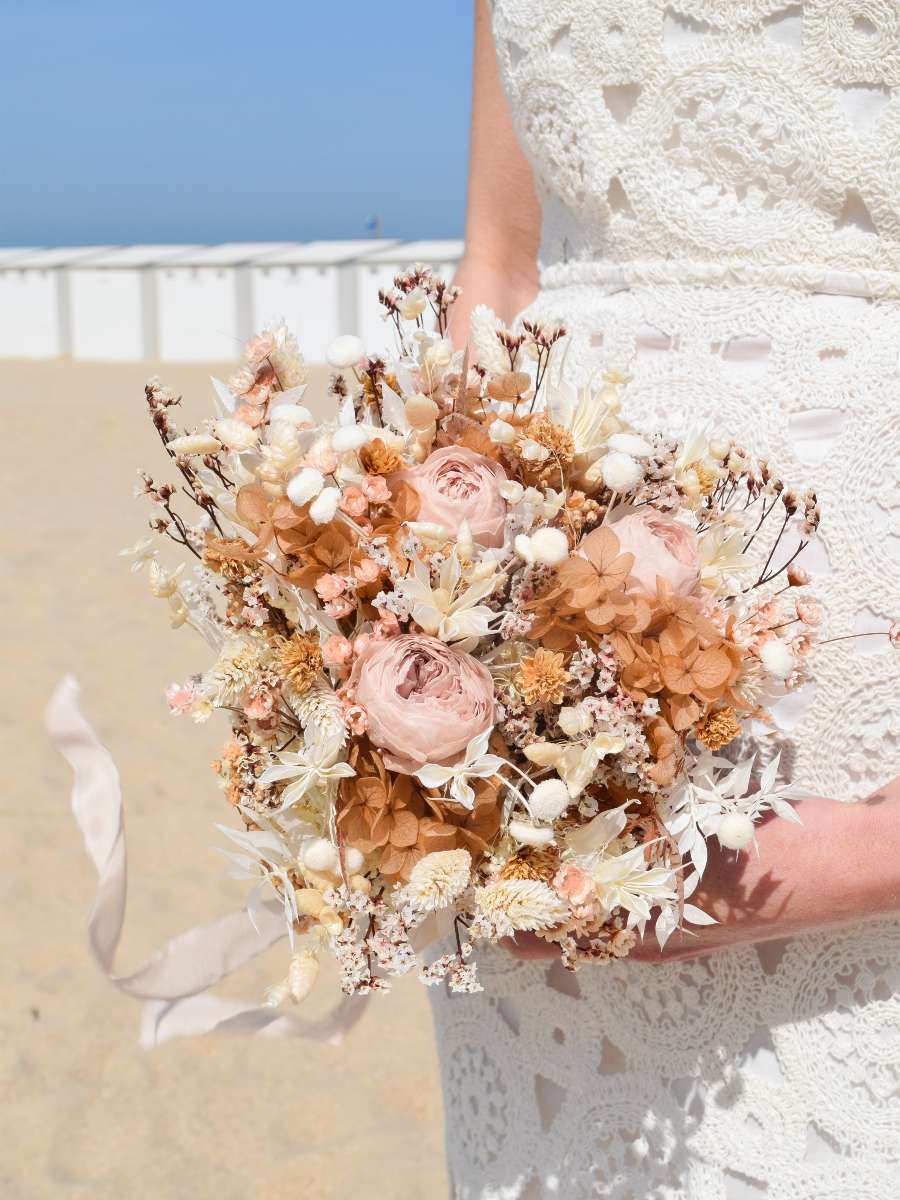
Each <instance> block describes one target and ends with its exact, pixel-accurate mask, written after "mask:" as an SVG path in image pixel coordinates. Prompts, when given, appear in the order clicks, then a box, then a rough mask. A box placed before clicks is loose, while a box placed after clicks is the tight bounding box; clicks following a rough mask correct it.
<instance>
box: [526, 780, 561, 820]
mask: <svg viewBox="0 0 900 1200" xmlns="http://www.w3.org/2000/svg"><path fill="white" fill-rule="evenodd" d="M571 803H572V797H571V796H570V795H569V789H568V788H567V787H566V785H565V784H564V783H563V781H562V780H561V779H545V780H544V782H543V783H539V784H536V785H535V787H534V789H533V790H532V793H531V795H530V796H529V797H528V807H529V809H530V810H531V815H532V816H533V817H534V819H535V820H536V821H544V822H547V823H548V824H549V823H550V822H552V821H555V820H556V819H557V817H561V816H562V815H563V813H564V812H565V811H566V809H567V808H568V807H569V805H570V804H571Z"/></svg>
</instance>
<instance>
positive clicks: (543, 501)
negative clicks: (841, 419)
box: [128, 267, 820, 1003]
mask: <svg viewBox="0 0 900 1200" xmlns="http://www.w3.org/2000/svg"><path fill="white" fill-rule="evenodd" d="M456 295H457V292H456V290H455V289H454V288H452V287H450V286H448V285H447V284H446V283H445V282H444V281H443V280H441V279H439V278H437V277H436V276H434V275H433V274H432V273H431V272H430V271H428V270H427V269H425V268H423V267H414V268H412V269H410V270H409V271H407V272H405V273H404V274H402V275H401V276H398V278H397V279H396V280H395V286H394V288H393V289H391V290H390V291H388V292H384V293H382V295H381V299H382V303H383V305H384V309H385V314H386V318H387V321H388V324H389V326H390V327H392V328H393V330H394V332H395V333H396V336H397V342H398V351H397V353H396V354H395V356H393V357H391V358H386V357H385V358H382V357H373V356H368V355H367V354H366V353H365V350H364V347H363V345H362V343H361V342H359V340H358V339H356V338H353V337H344V338H339V339H338V340H337V341H336V342H335V343H334V344H333V346H332V347H331V350H330V353H329V359H330V362H331V364H332V366H333V367H334V369H335V374H334V376H333V377H332V380H331V383H330V385H329V388H328V394H327V397H325V398H324V402H323V403H324V411H325V412H326V414H327V415H326V416H325V418H324V419H317V418H316V417H314V416H313V414H312V412H311V411H310V409H309V408H308V407H307V406H306V405H305V404H304V400H305V399H306V396H305V392H306V383H305V371H304V363H303V359H302V357H301V354H300V351H299V347H298V346H297V343H296V341H295V340H294V338H293V337H292V336H291V334H290V333H289V332H288V330H287V329H286V327H285V326H284V325H281V324H276V325H273V326H271V327H270V328H269V329H266V330H264V331H263V333H262V334H260V335H259V336H258V337H255V338H253V339H252V340H251V341H250V342H249V343H248V345H247V347H246V352H245V364H244V366H243V367H242V369H241V370H240V371H239V372H238V373H237V374H236V375H235V376H234V378H233V379H231V380H230V381H229V383H228V384H227V385H225V384H222V383H218V382H217V383H216V393H217V403H218V415H217V416H215V417H211V418H210V419H209V420H208V421H207V422H205V423H204V424H203V425H202V426H201V427H200V428H197V429H192V430H186V431H185V430H181V429H179V428H178V427H177V425H176V423H175V414H176V411H177V407H178V404H179V399H178V398H177V397H176V396H174V395H173V394H172V393H171V392H169V391H168V390H166V389H165V388H164V387H163V386H162V385H161V384H160V383H159V382H157V381H153V382H151V383H150V384H149V385H148V387H147V389H146V400H147V405H148V410H149V415H150V418H151V421H152V423H153V425H154V428H155V429H156V431H157V434H158V436H159V437H160V439H161V440H162V442H163V445H164V446H165V449H166V452H167V454H168V455H169V457H170V459H171V463H172V466H173V468H174V469H175V471H176V472H177V475H178V477H179V478H178V481H177V483H168V482H166V483H160V482H157V481H156V480H154V479H153V478H151V477H150V476H149V475H146V474H143V473H142V474H141V476H140V484H139V492H140V493H141V494H142V495H144V496H145V497H146V498H147V499H148V500H149V501H150V503H151V505H152V506H153V509H154V513H153V516H152V519H151V521H150V531H151V532H150V536H149V537H147V538H145V539H144V540H142V541H140V542H139V543H138V544H137V545H136V546H135V547H134V548H133V549H132V550H131V551H129V552H128V553H130V554H131V555H132V556H133V558H134V567H135V569H138V568H140V567H141V566H143V565H144V564H148V567H149V574H150V585H151V589H152V591H153V593H154V594H155V595H156V596H158V597H160V598H162V599H164V600H166V602H167V604H168V606H169V610H170V615H171V620H172V624H173V626H175V627H179V626H192V627H193V628H194V629H196V630H197V631H198V632H200V633H201V634H202V635H203V637H204V638H205V640H206V641H207V643H208V644H209V646H210V647H211V648H212V652H213V655H214V660H213V661H212V663H211V664H210V665H209V666H208V667H207V668H206V669H205V670H204V671H203V672H202V673H199V674H195V675H191V676H190V677H189V678H188V679H187V680H186V681H185V682H184V683H180V684H173V685H172V687H171V688H170V689H169V691H168V701H169V705H170V707H171V710H172V712H173V713H176V714H189V715H190V716H191V717H192V718H193V719H194V720H196V721H206V720H208V719H209V718H210V717H212V715H213V714H214V713H216V712H217V711H219V712H224V713H226V714H227V719H228V723H229V726H230V731H229V734H228V738H227V741H226V742H225V745H224V747H223V750H222V753H221V756H220V758H219V759H218V760H217V761H216V762H215V763H214V764H213V767H214V770H215V771H216V773H217V775H218V776H219V778H220V781H221V786H222V789H223V791H224V792H225V794H226V796H227V798H228V802H229V804H230V805H231V808H232V810H233V813H234V818H235V819H234V820H233V821H232V822H231V823H230V824H228V825H227V826H222V827H221V828H222V829H223V831H224V833H225V834H226V835H227V837H228V838H229V840H230V842H231V843H232V848H231V849H230V850H229V852H228V858H229V860H230V868H231V870H232V873H234V874H235V875H237V876H239V877H242V878H246V879H250V880H252V881H254V883H255V887H254V890H253V893H252V895H251V898H250V902H249V907H250V911H251V913H252V911H253V907H254V905H256V904H257V903H258V902H259V899H260V898H261V897H262V896H263V895H264V894H265V893H266V892H269V893H274V895H275V896H277V898H278V901H279V903H280V904H281V905H282V906H283V909H284V918H285V923H286V928H287V931H288V934H289V936H290V939H291V942H292V944H293V943H295V942H296V940H297V939H299V938H302V943H301V944H300V946H299V947H295V949H294V951H293V957H292V958H291V961H290V967H289V970H288V974H287V976H286V978H285V980H284V982H283V983H280V984H277V985H275V986H274V987H273V988H272V989H271V990H270V992H269V1002H271V1003H279V1002H281V1001H282V1000H288V999H293V1000H294V1001H297V1000H300V999H302V998H303V997H304V996H305V995H306V994H307V993H308V992H309V990H310V989H311V987H312V985H313V981H314V979H315V975H316V965H317V955H318V954H319V952H320V951H321V950H322V948H328V949H329V950H330V951H331V952H332V953H333V954H334V955H335V957H336V959H337V961H338V964H339V967H340V972H341V979H342V986H343V988H344V990H345V991H346V992H348V993H353V992H363V993H365V992H370V991H373V990H383V989H385V988H386V987H387V986H388V984H389V980H390V977H391V976H394V975H398V974H402V973H404V972H406V971H409V970H411V969H414V968H416V967H418V969H419V970H420V973H421V978H422V979H423V980H424V981H425V982H426V983H432V982H435V981H437V980H440V979H444V978H446V979H448V981H449V985H450V987H451V988H452V989H454V990H457V991H472V990H477V989H478V988H479V984H478V982H477V976H476V970H475V962H474V956H473V955H474V947H475V945H476V944H477V943H478V942H479V941H483V940H486V941H497V940H499V939H502V938H505V937H509V936H515V935H516V934H518V933H520V932H525V931H527V932H530V933H534V934H536V935H537V936H539V937H541V938H544V939H547V940H548V941H549V942H552V943H556V944H557V945H558V946H559V951H560V954H561V956H562V958H563V960H564V961H565V963H566V965H568V966H570V967H576V966H578V965H580V963H581V962H583V961H586V960H603V959H609V958H612V957H621V956H623V955H626V954H628V952H629V950H630V949H631V948H632V947H633V945H634V944H635V941H636V939H637V938H638V937H643V936H645V934H646V933H647V931H648V930H649V929H652V930H653V932H654V934H655V936H656V938H657V939H658V941H659V944H660V945H664V944H665V942H666V940H667V938H669V937H670V936H671V934H672V933H673V931H674V930H675V929H677V928H680V927H683V926H684V925H685V924H688V925H689V924H691V923H706V922H709V921H710V920H711V918H710V917H709V916H707V915H706V914H705V913H703V912H702V911H700V910H699V909H698V908H697V907H695V906H694V905H692V904H691V903H690V897H691V895H692V894H693V893H694V891H695V889H696V887H697V884H698V882H699V880H700V878H701V876H702V874H703V871H704V868H705V865H706V858H707V839H709V838H717V839H718V841H719V842H720V843H721V845H723V846H725V847H728V848H731V849H734V850H740V849H742V848H744V847H746V846H747V845H749V844H750V843H751V841H752V840H753V837H754V825H755V823H756V822H757V821H758V820H759V819H760V818H761V817H762V816H763V815H764V814H766V813H768V812H775V813H776V814H778V815H780V816H782V817H787V818H793V817H794V813H793V810H792V808H791V805H790V798H791V797H792V796H797V795H798V794H799V793H797V792H795V791H792V790H791V788H790V786H789V785H787V784H785V783H782V782H779V780H778V759H777V757H774V758H772V760H771V761H770V762H769V763H768V765H767V766H766V767H765V769H764V770H762V771H761V773H760V774H759V776H758V778H755V779H753V778H752V777H753V766H754V759H755V754H756V751H755V748H754V743H753V742H752V741H750V740H749V738H748V735H749V734H750V733H751V732H752V731H754V730H758V729H759V728H764V723H765V722H767V721H768V720H769V709H770V708H771V706H772V704H773V703H774V701H775V700H777V699H778V698H779V697H780V696H783V695H784V694H785V693H786V692H788V691H790V690H792V689H794V688H796V687H797V686H798V685H799V684H801V683H802V682H803V680H804V679H805V678H806V676H807V672H808V662H809V657H810V652H811V650H812V649H813V646H814V644H815V641H816V628H817V626H818V624H819V621H820V612H819V608H818V605H817V604H816V601H815V599H814V598H813V596H812V595H811V594H810V593H809V590H808V587H807V585H808V583H809V579H808V577H807V575H806V573H805V571H804V570H803V569H802V568H801V566H800V565H799V563H798V562H797V561H796V559H797V555H798V554H799V553H801V552H802V549H803V548H804V546H805V545H806V544H807V543H808V542H809V540H810V539H811V538H812V537H814V535H815V532H816V528H817V526H818V523H819V509H818V505H817V502H816V498H815V496H814V495H813V494H812V493H809V492H807V493H799V492H797V491H795V490H792V489H790V488H788V487H787V486H786V485H785V484H784V483H783V482H782V481H781V480H780V479H779V478H778V477H777V475H776V474H775V473H774V472H773V470H772V469H771V468H770V466H769V465H768V464H766V463H761V462H756V461H755V460H754V458H753V456H752V455H751V454H750V453H748V452H747V451H746V450H745V449H744V448H742V447H740V446H738V445H735V444H734V443H733V442H732V441H731V440H730V439H728V438H727V437H724V436H717V435H712V434H710V433H709V432H708V431H697V432H696V433H695V434H693V435H691V436H690V437H688V438H686V439H685V440H683V441H677V440H674V439H672V438H671V437H669V436H668V435H667V434H666V433H665V432H659V431H652V430H651V431H648V430H644V431H641V432H637V431H636V430H634V429H633V428H631V426H630V425H629V424H628V422H627V420H626V418H625V416H624V411H623V396H626V395H627V384H628V379H627V377H626V376H625V375H622V374H620V373H618V372H616V371H613V370H610V371H609V372H608V373H607V375H606V377H605V379H604V380H603V381H602V383H601V385H600V386H599V387H598V388H597V389H587V390H583V391H576V390H574V389H572V388H571V387H568V386H567V385H566V384H565V382H564V381H563V380H562V378H561V374H560V372H559V371H558V370H554V364H555V362H556V359H557V356H558V348H559V346H560V344H564V340H565V330H563V329H561V328H553V329H548V328H544V327H542V326H539V325H536V324H529V323H524V324H523V325H522V326H521V328H519V329H517V330H515V331H511V330H507V329H505V328H503V327H502V326H501V325H500V324H499V323H498V322H497V321H496V320H495V319H494V317H493V315H492V314H491V313H489V312H488V311H487V310H485V309H477V310H476V313H475V317H474V320H473V345H472V347H471V351H470V352H467V353H466V354H465V355H463V354H460V353H454V351H453V348H452V346H451V344H450V343H449V341H448V340H447V338H446V328H447V317H448V313H449V310H450V307H451V306H452V304H453V301H454V300H455V298H456ZM426 322H427V324H426ZM428 326H430V327H431V328H429V327H428ZM185 506H187V507H188V509H189V511H185ZM167 539H168V540H170V541H173V542H175V543H176V544H177V545H178V546H179V547H180V548H181V549H182V550H183V551H187V552H188V555H189V556H190V558H191V560H192V562H193V566H192V569H191V571H189V572H186V571H185V564H182V565H181V566H179V567H177V568H176V569H174V570H170V569H168V568H166V567H164V566H162V565H161V563H160V557H159V555H160V548H161V545H162V544H163V543H164V542H165V541H166V540H167ZM726 755H727V757H726ZM434 913H438V914H443V915H444V916H445V917H446V918H447V921H446V928H447V930H448V931H451V932H452V933H453V934H454V937H453V939H452V944H451V946H450V949H449V950H448V952H447V953H446V954H444V955H442V956H441V957H440V958H438V959H437V960H436V961H434V962H432V963H431V964H430V965H429V966H427V967H422V966H421V964H420V962H419V958H418V956H417V954H416V952H415V951H414V949H413V942H414V941H416V942H418V941H420V940H421V939H420V937H419V936H418V935H417V934H416V932H415V931H416V930H417V929H418V927H420V926H421V925H422V924H423V922H424V921H425V919H426V918H427V917H429V916H430V915H431V914H434Z"/></svg>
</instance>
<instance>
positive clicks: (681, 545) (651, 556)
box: [610, 508, 700, 596]
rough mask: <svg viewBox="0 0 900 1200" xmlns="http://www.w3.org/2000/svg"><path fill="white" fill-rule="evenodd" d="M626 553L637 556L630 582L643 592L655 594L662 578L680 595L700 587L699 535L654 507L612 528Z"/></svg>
mask: <svg viewBox="0 0 900 1200" xmlns="http://www.w3.org/2000/svg"><path fill="white" fill-rule="evenodd" d="M610 528H611V529H612V531H613V533H614V534H615V535H616V537H617V538H618V539H619V545H620V546H621V548H622V552H623V553H625V554H633V555H634V566H633V567H632V568H631V575H630V576H629V579H630V581H631V582H632V583H635V584H637V585H638V586H639V587H640V588H641V589H643V591H645V592H649V593H650V594H651V595H654V594H655V593H656V580H657V578H662V579H664V580H665V581H666V583H668V584H669V586H670V587H671V588H672V590H673V591H675V592H676V593H678V595H681V596H688V595H691V594H692V593H694V592H696V591H697V589H698V587H699V586H700V555H699V551H698V546H697V535H696V533H694V531H693V530H692V529H688V528H687V526H685V525H681V524H679V522H678V521H673V520H672V519H671V517H667V516H665V514H664V513H661V512H658V511H657V510H656V509H654V508H637V509H633V510H632V511H631V512H628V513H625V514H623V515H622V516H621V517H619V519H618V520H613V522H612V523H611V525H610Z"/></svg>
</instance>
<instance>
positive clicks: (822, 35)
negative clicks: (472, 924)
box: [432, 0, 900, 1200]
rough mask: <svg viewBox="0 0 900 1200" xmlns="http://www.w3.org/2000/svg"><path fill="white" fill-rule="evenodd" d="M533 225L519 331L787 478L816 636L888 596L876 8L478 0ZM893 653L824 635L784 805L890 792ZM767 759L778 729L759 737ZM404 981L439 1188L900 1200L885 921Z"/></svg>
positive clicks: (889, 326) (766, 1)
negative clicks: (814, 523) (440, 1122)
mask: <svg viewBox="0 0 900 1200" xmlns="http://www.w3.org/2000/svg"><path fill="white" fill-rule="evenodd" d="M491 8H492V20H493V28H494V35H495V41H496V47H497V56H498V61H499V64H500V69H501V74H502V77H503V81H504V86H505V88H506V91H507V95H508V97H509V100H510V104H511V108H512V112H513V120H514V123H515V127H516V129H517V132H518V135H519V138H520V140H521V143H522V146H523V148H524V149H525V152H526V154H527V155H528V157H529V159H530V161H531V163H532V166H533V169H534V173H535V178H536V182H537V186H538V191H539V195H540V199H541V202H542V205H543V210H544V227H543V233H542V250H541V280H542V289H541V293H540V295H539V296H538V299H537V300H536V301H535V303H534V305H533V306H532V307H531V309H530V310H529V315H531V316H536V317H541V318H543V319H558V320H561V321H563V322H564V323H565V325H566V327H567V329H568V330H569V331H570V333H571V335H572V336H571V338H570V345H569V348H568V351H567V354H566V359H565V363H564V370H565V372H566V374H567V375H568V376H569V377H570V378H571V379H573V380H574V381H576V382H578V381H585V380H587V379H589V378H591V377H596V376H597V374H598V373H599V372H601V371H602V370H603V369H604V368H608V367H616V368H618V369H620V370H625V371H628V372H629V373H630V374H631V375H632V376H633V380H632V382H631V383H630V384H629V387H628V390H627V400H628V405H629V407H628V415H629V417H630V419H632V420H634V421H635V422H636V423H638V424H640V423H641V422H643V421H644V420H646V423H647V426H648V427H650V426H653V425H656V426H657V427H666V428H670V429H672V430H675V431H685V430H686V429H689V428H691V427H692V426H696V425H703V424H708V425H710V426H711V427H714V428H716V429H717V430H719V431H721V432H723V433H728V434H732V435H733V436H734V437H735V438H736V440H738V441H739V442H743V443H744V444H745V445H747V446H748V447H751V448H753V450H754V451H758V452H759V453H760V454H762V455H763V456H765V455H768V456H769V457H771V459H772V461H773V463H775V464H777V466H778V469H779V471H780V472H781V473H782V474H783V475H784V477H785V478H786V480H787V482H788V483H789V484H796V485H798V486H800V485H811V486H813V487H814V488H815V489H816V491H817V492H818V494H819V497H820V501H821V505H822V510H823V513H824V520H823V523H822V528H821V541H820V545H819V546H818V548H817V551H816V554H815V556H813V557H812V558H811V560H810V562H809V564H808V565H809V569H810V570H811V571H813V572H814V573H815V575H816V592H817V595H818V596H819V597H820V598H821V599H822V601H823V603H824V605H825V607H826V609H827V616H826V627H825V632H824V634H823V636H824V637H838V636H840V635H842V634H846V633H867V632H872V631H883V630H884V629H885V628H886V627H887V625H888V623H889V620H890V618H891V616H892V615H896V610H897V604H898V600H900V357H898V356H900V6H898V5H897V4H896V3H895V2H894V0H804V2H803V3H799V2H798V3H790V2H786V0H677V2H676V0H673V2H672V3H665V2H664V0H553V3H550V2H549V0H494V3H493V4H492V5H491ZM897 681H898V659H897V653H896V650H893V649H892V648H891V647H890V646H889V644H888V642H887V639H886V638H883V637H881V638H876V637H872V638H858V639H854V640H852V641H843V642H837V643H835V644H833V645H831V646H829V647H828V648H827V649H826V650H823V651H821V652H820V653H819V655H818V660H817V666H816V674H815V681H814V683H813V684H812V685H811V686H810V688H809V689H807V692H806V695H805V696H803V697H802V698H801V700H800V701H799V702H798V703H797V704H796V705H793V706H792V707H791V708H790V709H789V710H787V711H785V712H784V713H783V714H782V726H783V730H784V733H785V734H786V735H788V736H789V739H790V742H789V746H788V745H786V747H785V749H786V751H787V750H790V751H791V752H790V753H786V758H785V762H786V765H787V766H788V767H789V769H790V771H791V773H792V774H793V776H794V777H795V779H796V780H797V781H798V782H801V783H802V784H803V786H804V787H807V788H809V790H811V791H814V792H816V793H818V794H820V795H823V796H830V797H836V798H838V799H842V800H854V799H856V800H858V799H862V798H864V797H866V796H868V795H869V794H871V792H872V791H873V790H874V789H875V788H877V787H878V786H879V785H880V784H883V783H885V782H886V781H888V780H890V779H892V778H893V777H894V776H896V775H898V774H900V688H898V686H897ZM776 742H777V739H776ZM479 969H480V971H481V973H482V975H483V976H484V980H483V982H484V984H485V987H486V989H487V991H486V992H485V993H484V994H483V995H479V996H448V995H446V994H444V993H443V992H442V991H441V990H439V989H434V990H433V997H432V998H433V1002H434V1013H435V1021H436V1026H437V1029H438V1037H439V1047H440V1056H441V1064H442V1073H443V1080H444V1090H445V1107H446V1120H447V1130H448V1146H449V1160H450V1173H451V1179H452V1189H453V1193H452V1194H453V1195H454V1196H455V1197H457V1200H474V1198H478V1200H501V1198H502V1200H542V1198H544V1197H556V1198H560V1200H570V1198H573V1200H577V1198H580V1197H583V1196H584V1197H589V1196H590V1197H593V1196H600V1197H610V1198H615V1200H682V1198H683V1200H760V1198H766V1200H851V1198H852V1200H888V1198H889V1197H890V1198H893V1197H894V1196H896V1195H897V1194H898V1193H900V998H898V997H900V922H898V921H887V922H880V923H869V924H866V925H863V926H860V927H859V928H856V929H852V930H841V931H837V932H830V933H827V934H819V935H812V936H808V937H804V938H798V939H794V940H792V941H790V942H781V943H770V944H768V945H764V946H760V947H758V948H753V947H751V948H745V949H741V950H738V951H732V952H725V953H721V954H717V955H715V956H712V957H710V958H707V959H701V960H698V961H695V962H689V963H680V964H669V965H665V966H658V967H651V966H645V965H639V964H636V963H630V962H623V963H612V964H610V965H607V966H598V967H597V968H595V969H586V970H584V971H582V972H581V973H579V974H578V975H571V974H568V973H566V972H565V971H563V970H562V968H561V967H560V966H559V965H558V964H554V965H553V966H551V967H550V968H549V969H548V967H547V965H546V964H545V963H523V962H519V961H517V960H515V959H513V958H512V957H511V956H509V955H506V954H504V953H503V952H502V951H494V952H490V953H488V952H486V951H484V950H482V951H480V953H479Z"/></svg>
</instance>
